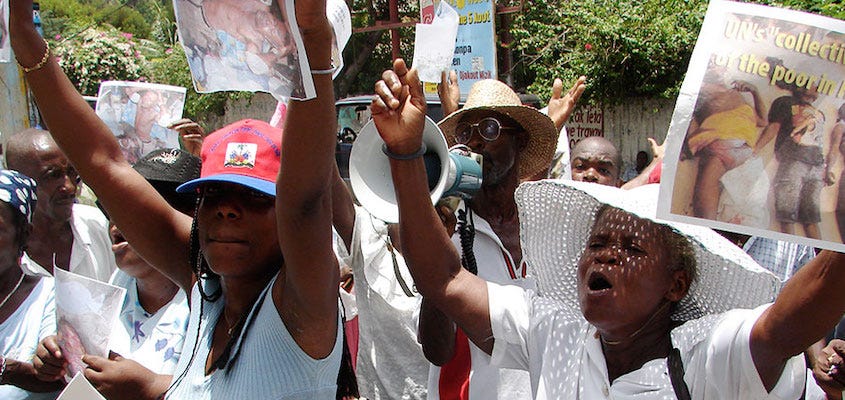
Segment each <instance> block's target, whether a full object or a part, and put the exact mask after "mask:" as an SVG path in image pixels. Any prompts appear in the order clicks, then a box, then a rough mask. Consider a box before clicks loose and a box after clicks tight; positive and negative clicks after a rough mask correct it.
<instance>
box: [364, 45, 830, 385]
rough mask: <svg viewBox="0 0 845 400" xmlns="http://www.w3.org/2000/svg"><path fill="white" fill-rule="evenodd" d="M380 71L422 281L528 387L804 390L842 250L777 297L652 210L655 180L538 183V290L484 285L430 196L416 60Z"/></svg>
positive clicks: (527, 245) (525, 221) (530, 189)
mask: <svg viewBox="0 0 845 400" xmlns="http://www.w3.org/2000/svg"><path fill="white" fill-rule="evenodd" d="M382 76H383V80H382V81H379V82H378V83H377V84H376V87H375V89H376V93H377V97H376V98H375V99H374V100H373V105H372V107H373V118H374V120H375V122H376V126H377V128H378V130H379V134H380V135H381V137H382V138H383V139H384V141H385V145H386V146H385V153H386V154H387V155H388V156H389V157H391V160H390V167H391V173H392V175H393V181H394V184H395V190H396V195H397V196H396V197H397V200H398V203H399V219H400V230H401V234H402V236H403V237H413V238H414V239H415V240H413V241H406V242H405V243H404V246H403V250H404V253H403V255H404V257H405V260H406V261H407V264H408V267H409V268H410V270H411V273H412V275H413V277H414V281H415V283H416V287H417V288H418V289H419V291H420V293H421V294H422V295H423V296H424V297H425V298H426V299H427V300H429V301H431V302H432V303H433V304H434V305H435V306H437V307H438V308H439V309H441V310H443V311H444V313H446V314H447V316H448V317H449V318H451V319H452V320H454V321H455V322H456V323H457V325H458V326H460V327H461V328H462V329H463V330H464V331H465V332H466V334H467V336H468V337H469V338H470V339H471V340H472V341H473V342H474V343H476V345H478V347H479V348H481V349H483V350H485V351H486V352H488V354H491V356H492V363H493V364H496V365H500V366H503V367H510V368H522V369H526V370H528V371H529V373H530V374H531V383H532V390H533V393H534V397H535V398H537V399H596V398H616V399H634V398H636V399H666V398H678V399H691V398H694V399H713V400H715V399H763V398H779V399H781V398H782V399H797V398H799V397H800V396H801V392H802V389H803V388H804V382H805V377H806V368H805V367H804V364H803V357H802V355H801V353H802V352H803V351H804V349H806V348H807V347H808V346H809V345H810V344H812V343H814V342H815V341H816V340H818V339H819V338H820V337H822V336H823V335H824V334H825V333H826V332H827V331H829V330H830V327H832V326H833V325H834V324H835V323H836V322H837V321H838V320H839V318H840V316H841V315H842V314H843V311H845V292H843V291H842V290H841V289H840V287H841V285H842V282H843V281H845V268H843V264H845V255H842V254H840V253H835V252H830V251H823V252H822V253H821V254H819V255H818V256H817V257H816V258H815V259H814V260H813V261H811V262H810V263H809V264H807V265H806V266H804V267H803V268H802V269H801V270H800V271H799V272H798V273H797V274H796V275H794V276H793V277H792V278H791V279H790V281H789V283H787V285H786V286H785V287H784V288H783V290H782V291H780V294H777V292H778V289H779V286H780V285H779V282H778V280H777V278H776V277H774V276H773V275H771V274H770V273H768V272H766V271H765V270H764V269H763V268H761V267H760V266H759V265H756V264H755V263H754V262H753V260H751V259H750V258H749V257H748V256H747V255H746V254H744V253H743V252H742V251H741V250H740V249H739V248H737V247H736V246H734V245H733V244H731V243H730V242H728V241H727V240H726V239H724V238H722V237H720V236H719V235H717V234H716V233H714V232H713V231H712V230H710V229H706V228H701V227H695V226H690V225H685V224H679V223H669V222H666V221H661V220H658V219H657V218H656V217H655V213H656V200H657V192H656V191H655V190H654V189H655V186H653V185H651V186H644V187H642V188H638V189H635V190H631V191H622V190H621V189H617V188H612V187H606V186H601V185H595V184H591V183H581V182H566V181H540V182H534V183H526V184H523V185H522V186H520V188H519V189H518V190H517V193H516V201H517V204H518V206H519V212H520V224H521V225H520V231H521V243H522V248H523V252H524V253H523V254H524V256H525V257H526V260H527V262H528V264H529V265H530V266H531V268H532V271H534V272H533V274H534V275H535V276H536V277H537V284H538V285H537V290H526V289H523V288H521V287H517V286H500V285H496V284H493V283H487V282H485V281H483V280H481V279H480V278H478V277H477V276H475V275H473V274H471V273H469V272H468V271H466V270H464V269H462V268H461V263H460V259H459V257H458V255H457V253H456V252H455V250H454V247H453V246H449V238H448V236H447V235H446V233H445V231H444V230H443V229H442V228H440V226H439V224H438V222H439V219H438V217H437V214H436V212H435V210H434V207H432V205H431V202H430V199H429V193H428V188H427V181H426V173H425V167H424V164H423V161H422V158H420V157H418V156H417V155H419V154H421V153H424V151H421V148H422V147H421V144H422V140H421V139H422V131H423V116H424V115H425V98H424V96H423V92H422V87H421V84H420V82H419V79H418V76H417V73H416V71H415V70H413V69H412V70H408V69H407V67H406V66H405V64H404V62H402V61H401V60H397V61H396V62H394V69H393V70H390V71H386V72H385V73H384V74H383V75H382ZM775 296H776V297H777V298H776V299H775ZM772 299H774V302H773V303H772V304H767V303H768V302H770V301H771V300H772ZM832 362H835V363H839V364H834V365H836V366H837V368H839V367H842V365H841V363H842V362H843V361H842V360H841V359H838V358H833V359H832ZM831 372H835V371H833V369H832V368H831Z"/></svg>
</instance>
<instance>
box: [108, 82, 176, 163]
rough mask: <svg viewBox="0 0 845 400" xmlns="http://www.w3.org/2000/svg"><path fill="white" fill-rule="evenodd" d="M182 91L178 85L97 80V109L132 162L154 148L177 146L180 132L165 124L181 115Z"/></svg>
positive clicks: (124, 154)
mask: <svg viewBox="0 0 845 400" xmlns="http://www.w3.org/2000/svg"><path fill="white" fill-rule="evenodd" d="M185 92H186V90H185V88H183V87H179V86H167V85H157V84H152V83H141V82H119V81H106V82H103V83H101V84H100V92H99V93H98V94H97V107H96V112H97V115H98V116H99V117H100V119H102V120H103V122H105V123H106V125H108V127H109V129H111V131H112V133H114V135H115V136H116V137H117V141H118V143H119V144H120V148H121V150H122V151H123V156H124V157H126V160H127V161H129V163H130V164H134V163H135V162H136V161H138V160H139V159H140V158H141V157H143V156H145V155H147V153H149V152H151V151H153V150H158V149H164V148H179V134H178V133H176V131H173V130H170V129H167V126H168V125H170V124H171V123H172V122H174V121H176V120H178V119H180V118H182V109H183V108H184V106H185Z"/></svg>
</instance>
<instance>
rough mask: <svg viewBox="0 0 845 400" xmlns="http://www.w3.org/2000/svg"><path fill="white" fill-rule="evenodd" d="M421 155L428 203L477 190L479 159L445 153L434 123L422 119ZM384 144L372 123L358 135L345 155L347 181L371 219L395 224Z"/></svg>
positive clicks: (395, 210) (463, 152)
mask: <svg viewBox="0 0 845 400" xmlns="http://www.w3.org/2000/svg"><path fill="white" fill-rule="evenodd" d="M422 141H423V144H425V147H426V149H427V150H426V153H425V155H424V156H423V158H424V161H425V165H426V173H427V174H428V178H429V179H428V181H429V193H430V197H431V203H432V204H434V203H436V202H437V201H438V200H440V198H441V197H445V196H452V195H457V194H465V195H471V194H472V193H474V192H475V191H477V190H478V189H479V188H481V179H482V178H481V156H479V155H475V154H472V153H470V152H469V151H468V149H466V147H465V146H463V147H464V148H465V149H466V150H462V149H460V148H457V147H458V146H456V148H454V149H453V150H451V151H450V150H449V148H448V146H447V144H446V139H445V138H444V137H443V133H442V132H441V131H440V128H438V127H437V124H436V123H435V122H434V121H432V120H431V118H429V117H425V128H424V129H423V139H422ZM382 145H384V141H383V140H381V137H380V136H379V134H378V130H376V125H375V122H374V121H373V120H370V122H367V124H366V125H364V127H363V128H361V131H360V132H359V133H358V138H356V139H355V144H354V145H353V146H352V153H351V154H350V155H349V181H350V183H351V184H352V191H353V192H354V193H355V197H356V198H357V199H358V201H359V202H360V203H361V205H362V206H363V207H364V208H365V209H366V210H367V211H368V212H369V213H370V214H372V215H373V216H374V217H376V218H378V219H380V220H382V221H385V222H388V223H397V222H399V207H398V205H397V202H396V193H395V192H394V188H393V178H392V176H391V174H390V159H389V158H388V157H387V156H386V155H385V154H384V153H383V152H382Z"/></svg>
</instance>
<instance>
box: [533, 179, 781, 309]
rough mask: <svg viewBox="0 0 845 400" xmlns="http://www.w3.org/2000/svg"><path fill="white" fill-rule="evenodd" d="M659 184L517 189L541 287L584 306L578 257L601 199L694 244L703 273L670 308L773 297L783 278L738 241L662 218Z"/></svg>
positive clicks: (735, 304)
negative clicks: (580, 296)
mask: <svg viewBox="0 0 845 400" xmlns="http://www.w3.org/2000/svg"><path fill="white" fill-rule="evenodd" d="M657 188H658V185H646V186H643V187H640V188H637V189H634V190H622V189H618V188H615V187H610V186H603V185H598V184H594V183H587V182H574V181H557V180H544V181H538V182H529V183H524V184H522V185H521V186H520V187H519V188H518V189H517V191H516V202H517V206H518V207H519V220H520V232H521V233H520V234H521V241H522V249H523V250H522V251H523V255H524V257H525V259H526V261H527V262H528V265H530V266H531V271H532V272H533V274H534V275H535V276H536V278H537V292H538V294H539V295H540V296H544V297H549V298H552V299H555V300H558V301H560V302H562V303H563V305H564V307H568V308H571V309H573V310H579V309H580V306H579V302H578V291H577V277H576V272H577V268H578V267H577V263H578V260H579V259H580V258H581V253H583V251H584V248H585V246H586V244H587V238H588V236H589V234H590V230H591V229H592V226H593V223H594V222H595V214H596V212H597V211H598V209H599V208H600V207H601V206H602V205H603V204H608V205H610V206H613V207H616V208H620V209H622V210H624V211H627V212H629V213H631V214H634V215H636V216H638V217H640V218H644V219H648V220H651V221H654V222H656V223H659V224H662V225H667V226H669V227H671V228H672V229H673V230H674V231H676V232H677V233H679V234H681V235H683V236H685V237H686V238H687V239H689V240H690V242H691V243H692V245H693V248H694V250H695V257H696V261H697V269H698V279H697V280H696V281H694V282H693V284H692V285H691V286H690V289H689V292H688V293H687V295H686V297H684V298H683V299H682V300H681V301H680V302H679V304H678V306H677V307H676V309H675V312H674V313H673V314H672V319H673V320H676V321H688V320H692V319H696V318H699V317H702V316H704V315H709V314H718V313H722V312H725V311H728V310H731V309H735V308H754V307H756V306H759V305H761V304H765V303H768V302H771V301H774V299H775V297H776V296H777V293H778V291H779V290H780V287H781V283H780V281H779V280H778V279H777V277H775V276H774V275H773V274H772V273H770V272H769V271H767V270H766V269H764V268H763V267H761V266H759V265H758V264H757V263H756V262H754V260H753V259H751V257H750V256H748V255H747V254H745V252H743V251H742V250H741V249H740V248H739V247H737V246H735V245H734V244H732V243H731V242H730V241H728V240H727V239H725V238H723V237H722V236H720V235H719V234H717V233H716V232H714V231H713V230H711V229H709V228H704V227H699V226H693V225H687V224H682V223H676V222H667V221H663V220H658V219H657V218H656V217H655V215H656V210H657V193H658V192H657Z"/></svg>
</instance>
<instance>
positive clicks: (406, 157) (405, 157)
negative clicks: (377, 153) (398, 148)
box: [381, 143, 427, 160]
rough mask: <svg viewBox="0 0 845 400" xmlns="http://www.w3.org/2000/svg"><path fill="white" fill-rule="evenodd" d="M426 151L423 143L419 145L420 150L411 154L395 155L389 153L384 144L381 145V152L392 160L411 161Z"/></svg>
mask: <svg viewBox="0 0 845 400" xmlns="http://www.w3.org/2000/svg"><path fill="white" fill-rule="evenodd" d="M426 150H427V149H426V147H425V143H420V149H419V150H417V151H415V152H413V153H411V154H396V153H394V152H392V151H390V150H389V149H388V148H387V145H386V144H382V145H381V152H382V153H384V155H386V156H388V157H390V158H392V159H394V160H413V159H415V158H420V157H422V156H423V155H424V154H425V152H426Z"/></svg>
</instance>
